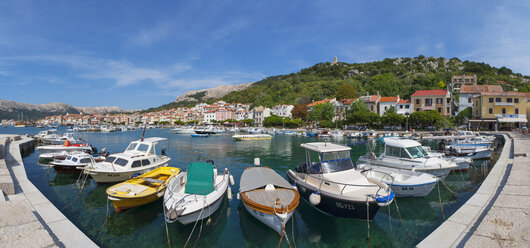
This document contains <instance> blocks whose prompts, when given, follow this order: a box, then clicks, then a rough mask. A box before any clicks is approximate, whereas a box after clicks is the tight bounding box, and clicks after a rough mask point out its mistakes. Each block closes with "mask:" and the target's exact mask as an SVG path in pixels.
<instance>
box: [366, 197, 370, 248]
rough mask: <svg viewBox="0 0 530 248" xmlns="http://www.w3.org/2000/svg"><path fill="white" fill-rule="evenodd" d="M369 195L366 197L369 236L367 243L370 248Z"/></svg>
mask: <svg viewBox="0 0 530 248" xmlns="http://www.w3.org/2000/svg"><path fill="white" fill-rule="evenodd" d="M368 199H369V198H368V196H367V197H366V227H367V232H368V237H366V245H368V248H370V203H369V202H368Z"/></svg>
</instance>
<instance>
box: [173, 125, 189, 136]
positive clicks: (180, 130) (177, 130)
mask: <svg viewBox="0 0 530 248" xmlns="http://www.w3.org/2000/svg"><path fill="white" fill-rule="evenodd" d="M171 132H173V133H175V134H192V133H195V126H185V127H177V128H173V129H171Z"/></svg>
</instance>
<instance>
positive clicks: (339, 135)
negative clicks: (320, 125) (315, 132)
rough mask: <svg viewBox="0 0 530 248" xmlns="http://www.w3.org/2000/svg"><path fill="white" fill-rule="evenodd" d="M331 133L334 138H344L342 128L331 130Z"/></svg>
mask: <svg viewBox="0 0 530 248" xmlns="http://www.w3.org/2000/svg"><path fill="white" fill-rule="evenodd" d="M329 135H330V136H331V137H333V138H344V132H342V131H340V130H335V131H331V132H329Z"/></svg>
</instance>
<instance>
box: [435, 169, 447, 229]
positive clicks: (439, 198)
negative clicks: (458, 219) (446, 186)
mask: <svg viewBox="0 0 530 248" xmlns="http://www.w3.org/2000/svg"><path fill="white" fill-rule="evenodd" d="M440 181H441V179H440ZM436 185H437V186H438V202H439V203H440V212H442V218H443V219H444V220H445V214H444V208H443V205H442V196H441V195H440V183H437V184H436Z"/></svg>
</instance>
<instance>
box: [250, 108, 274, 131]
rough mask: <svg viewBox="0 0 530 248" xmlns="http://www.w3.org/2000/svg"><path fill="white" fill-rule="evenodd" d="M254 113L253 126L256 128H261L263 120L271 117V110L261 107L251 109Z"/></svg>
mask: <svg viewBox="0 0 530 248" xmlns="http://www.w3.org/2000/svg"><path fill="white" fill-rule="evenodd" d="M253 112H254V118H253V119H254V125H256V126H260V127H261V126H263V121H265V118H267V117H269V116H271V109H270V108H265V107H263V106H259V107H256V108H254V109H253Z"/></svg>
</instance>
